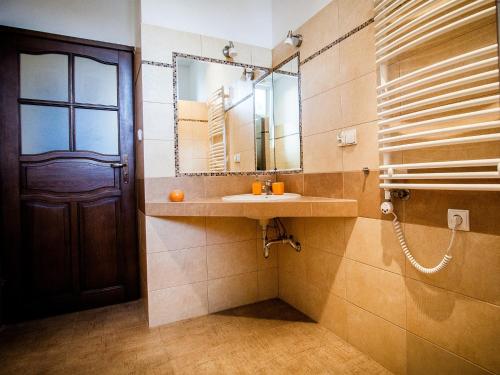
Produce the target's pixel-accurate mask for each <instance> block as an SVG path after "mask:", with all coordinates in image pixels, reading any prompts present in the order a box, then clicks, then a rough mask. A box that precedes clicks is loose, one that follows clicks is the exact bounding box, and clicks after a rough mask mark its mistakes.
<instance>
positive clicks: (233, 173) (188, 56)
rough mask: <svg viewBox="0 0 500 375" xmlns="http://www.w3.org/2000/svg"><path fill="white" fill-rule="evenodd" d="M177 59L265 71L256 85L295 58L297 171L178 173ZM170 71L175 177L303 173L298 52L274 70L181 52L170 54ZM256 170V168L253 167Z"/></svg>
mask: <svg viewBox="0 0 500 375" xmlns="http://www.w3.org/2000/svg"><path fill="white" fill-rule="evenodd" d="M177 57H183V58H187V59H193V60H198V61H204V62H212V63H216V64H223V65H231V66H238V67H242V68H252V69H260V70H263V71H265V72H266V73H265V74H263V76H262V77H259V79H258V80H256V81H255V82H254V86H255V84H257V83H258V82H260V81H262V80H263V79H265V78H266V77H268V76H269V75H270V74H272V73H273V72H274V71H276V70H277V69H278V68H280V67H282V66H283V65H285V64H286V63H288V62H290V61H291V60H293V59H294V58H295V57H297V69H298V71H297V74H298V95H299V139H300V168H299V169H286V170H285V169H283V170H279V169H273V170H265V171H258V170H254V171H243V172H181V171H180V163H179V133H178V125H179V118H178V104H177V102H178V98H177ZM172 68H173V69H172V70H173V79H172V81H173V105H174V157H175V177H189V176H254V175H273V174H277V173H287V174H292V173H302V171H303V160H302V159H303V158H302V155H303V150H302V148H303V147H302V100H301V87H300V80H301V77H300V52H299V51H297V52H296V53H294V54H293V55H291V56H289V57H287V58H286V59H285V60H283V61H282V62H280V63H279V64H278V65H277V66H276V67H274V68H265V67H262V66H258V65H252V64H245V63H240V62H235V61H227V60H220V59H214V58H212V57H203V56H197V55H190V54H186V53H181V52H172ZM255 168H256V167H255Z"/></svg>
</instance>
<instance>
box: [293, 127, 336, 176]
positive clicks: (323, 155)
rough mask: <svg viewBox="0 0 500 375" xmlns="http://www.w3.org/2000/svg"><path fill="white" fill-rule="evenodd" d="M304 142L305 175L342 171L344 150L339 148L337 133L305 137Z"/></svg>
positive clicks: (331, 132)
mask: <svg viewBox="0 0 500 375" xmlns="http://www.w3.org/2000/svg"><path fill="white" fill-rule="evenodd" d="M302 142H303V147H304V152H303V159H304V160H303V164H304V172H305V173H324V172H336V171H341V170H342V149H341V148H340V147H337V134H336V132H335V131H329V132H327V133H322V134H315V135H310V136H308V137H303V139H302Z"/></svg>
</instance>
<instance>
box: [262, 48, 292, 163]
mask: <svg viewBox="0 0 500 375" xmlns="http://www.w3.org/2000/svg"><path fill="white" fill-rule="evenodd" d="M254 99H255V154H256V168H257V170H273V169H276V170H296V169H300V111H299V67H298V57H295V58H293V59H292V60H291V61H289V62H288V63H286V64H284V65H283V66H281V67H278V68H277V69H275V70H274V72H273V73H272V74H271V75H269V76H267V77H266V78H265V79H263V80H262V81H260V82H258V83H257V84H256V85H255V95H254Z"/></svg>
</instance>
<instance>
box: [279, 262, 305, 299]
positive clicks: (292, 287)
mask: <svg viewBox="0 0 500 375" xmlns="http://www.w3.org/2000/svg"><path fill="white" fill-rule="evenodd" d="M278 279H279V282H278V288H279V289H278V296H279V298H280V299H282V300H283V301H285V302H286V303H288V304H289V305H291V306H293V307H295V308H296V309H299V301H300V300H301V299H302V298H301V293H300V289H301V286H302V285H303V283H302V282H301V279H299V278H298V277H297V276H296V275H295V274H294V273H291V272H287V271H284V270H282V269H281V268H279V273H278Z"/></svg>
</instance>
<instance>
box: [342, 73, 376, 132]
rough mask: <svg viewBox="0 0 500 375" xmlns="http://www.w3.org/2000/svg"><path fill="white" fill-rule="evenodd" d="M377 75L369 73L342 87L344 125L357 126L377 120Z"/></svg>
mask: <svg viewBox="0 0 500 375" xmlns="http://www.w3.org/2000/svg"><path fill="white" fill-rule="evenodd" d="M376 86H377V75H376V74H375V72H372V73H368V74H366V75H364V76H362V77H360V78H356V79H354V80H352V81H349V82H348V83H346V84H344V85H342V86H340V101H341V108H342V123H343V125H344V126H351V125H357V124H361V123H364V122H370V121H375V120H377V89H376Z"/></svg>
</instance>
